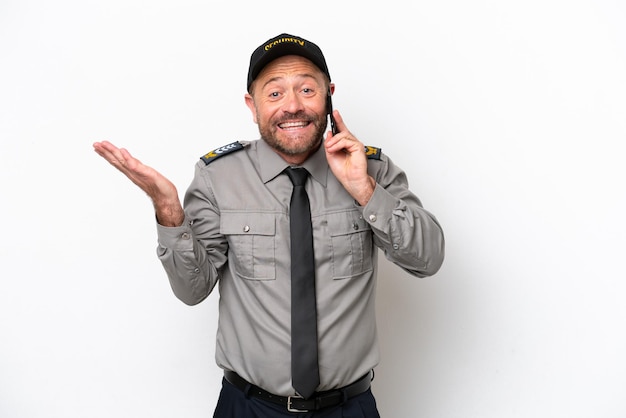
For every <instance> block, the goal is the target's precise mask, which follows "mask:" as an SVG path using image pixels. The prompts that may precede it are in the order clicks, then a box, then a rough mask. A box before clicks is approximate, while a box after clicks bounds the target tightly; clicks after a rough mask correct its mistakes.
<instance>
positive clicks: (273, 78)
mask: <svg viewBox="0 0 626 418" xmlns="http://www.w3.org/2000/svg"><path fill="white" fill-rule="evenodd" d="M296 77H297V78H312V79H313V80H315V81H316V82H317V79H316V78H315V76H314V75H313V74H309V73H304V74H298V75H297V76H296ZM284 78H285V77H282V76H277V77H272V78H270V79H269V80H267V81H266V82H265V83H264V84H263V85H262V86H261V89H263V88H265V86H267V85H268V84H270V83H273V82H277V81H278V80H282V79H284Z"/></svg>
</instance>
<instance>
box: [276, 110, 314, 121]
mask: <svg viewBox="0 0 626 418" xmlns="http://www.w3.org/2000/svg"><path fill="white" fill-rule="evenodd" d="M294 119H298V120H304V121H307V122H314V121H315V120H317V118H316V117H315V116H312V115H309V114H307V113H306V112H305V111H303V110H299V111H297V112H296V113H290V112H285V113H284V114H283V115H282V116H281V117H280V118H279V119H277V120H276V123H277V124H278V123H283V122H289V121H292V120H294Z"/></svg>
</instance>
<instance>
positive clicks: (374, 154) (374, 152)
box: [365, 145, 381, 160]
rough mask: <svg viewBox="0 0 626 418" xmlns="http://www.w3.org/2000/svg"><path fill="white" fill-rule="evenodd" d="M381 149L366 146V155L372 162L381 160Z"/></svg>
mask: <svg viewBox="0 0 626 418" xmlns="http://www.w3.org/2000/svg"><path fill="white" fill-rule="evenodd" d="M380 154H381V149H380V148H376V147H370V146H369V145H366V146H365V155H366V156H367V158H368V159H370V160H380Z"/></svg>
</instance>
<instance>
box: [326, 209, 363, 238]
mask: <svg viewBox="0 0 626 418" xmlns="http://www.w3.org/2000/svg"><path fill="white" fill-rule="evenodd" d="M328 229H329V231H330V236H331V237H336V236H339V235H348V234H355V233H357V232H363V231H369V230H370V229H371V227H370V225H369V224H368V223H367V222H366V221H365V219H363V216H362V214H361V212H360V211H359V210H351V211H347V212H335V213H330V214H328Z"/></svg>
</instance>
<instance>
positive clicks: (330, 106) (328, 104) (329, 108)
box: [326, 89, 339, 135]
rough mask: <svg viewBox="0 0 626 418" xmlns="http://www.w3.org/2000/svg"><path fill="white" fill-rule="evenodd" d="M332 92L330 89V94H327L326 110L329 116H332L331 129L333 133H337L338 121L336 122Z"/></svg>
mask: <svg viewBox="0 0 626 418" xmlns="http://www.w3.org/2000/svg"><path fill="white" fill-rule="evenodd" d="M331 96H332V93H331V92H330V89H328V94H327V95H326V110H327V111H328V116H330V130H331V132H332V133H333V135H337V132H339V131H338V130H337V122H335V117H334V116H333V100H332V99H331Z"/></svg>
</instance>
